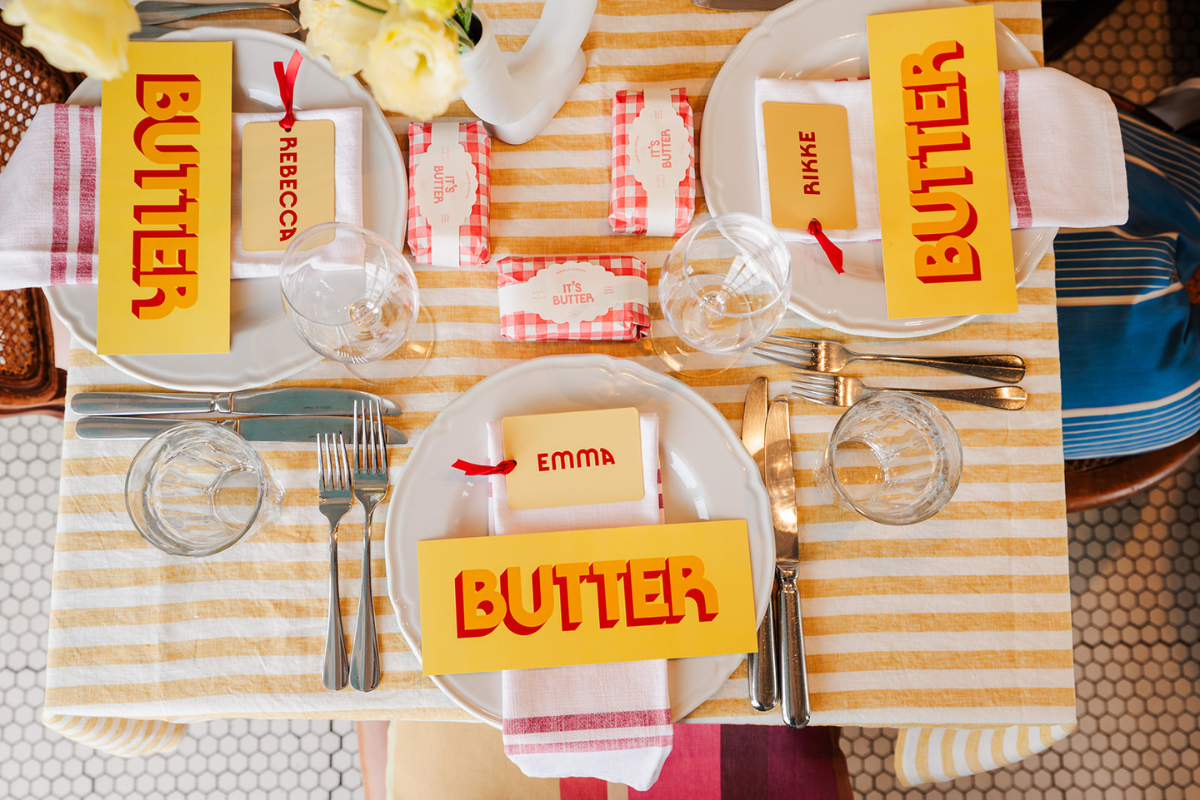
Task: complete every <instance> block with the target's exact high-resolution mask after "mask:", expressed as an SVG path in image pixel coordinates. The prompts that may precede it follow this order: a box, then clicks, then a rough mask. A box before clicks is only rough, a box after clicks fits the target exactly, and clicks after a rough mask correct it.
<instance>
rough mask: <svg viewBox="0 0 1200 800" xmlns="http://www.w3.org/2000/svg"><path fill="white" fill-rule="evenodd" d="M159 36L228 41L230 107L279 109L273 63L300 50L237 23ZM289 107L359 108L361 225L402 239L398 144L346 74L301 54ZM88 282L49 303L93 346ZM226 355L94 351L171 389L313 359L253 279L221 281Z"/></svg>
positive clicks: (273, 375) (79, 97) (267, 374)
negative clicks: (226, 288) (226, 289)
mask: <svg viewBox="0 0 1200 800" xmlns="http://www.w3.org/2000/svg"><path fill="white" fill-rule="evenodd" d="M162 40H163V41H167V40H170V41H180V42H209V41H232V42H233V84H234V87H233V110H234V111H238V112H253V111H270V110H272V109H279V108H281V105H280V103H279V85H278V84H277V83H276V82H275V71H274V68H273V66H272V65H273V64H274V62H276V61H282V62H284V63H285V64H286V63H287V61H288V59H289V58H290V57H291V55H292V51H293V50H299V51H300V52H301V53H302V54H305V55H307V51H306V50H305V47H304V45H303V44H301V43H300V42H297V41H296V40H295V39H289V38H288V37H286V36H281V35H279V34H276V33H267V32H266V31H256V30H248V29H238V28H219V29H218V28H194V29H191V30H181V31H179V32H178V33H171V34H167V35H166V36H163V37H162ZM68 102H70V103H73V104H75V105H99V104H100V82H99V81H96V80H92V79H90V78H89V79H88V80H86V81H84V82H83V83H81V84H80V85H79V88H78V89H76V90H75V92H74V93H73V94H72V95H71V99H70V100H69V101H68ZM295 106H296V108H298V109H304V108H346V107H349V106H360V107H362V109H363V215H364V225H365V226H366V227H367V228H369V229H371V230H373V231H376V232H378V233H379V234H381V235H382V236H384V237H385V238H388V239H390V240H391V241H392V242H393V243H396V244H403V242H404V225H405V221H406V219H405V218H406V214H407V207H408V206H407V204H408V184H407V181H406V179H405V173H404V161H403V159H402V158H401V157H400V147H399V145H398V144H397V143H396V137H395V135H394V134H393V133H392V129H391V126H389V125H388V122H387V120H386V119H384V116H383V114H382V112H380V110H379V106H378V105H376V103H375V101H374V99H372V97H371V95H370V94H368V93H367V91H366V90H365V89H363V87H362V86H361V84H359V83H358V81H356V80H354V79H353V78H347V79H345V80H340V79H338V78H337V77H336V76H335V75H334V74H333V73H332V72H331V71H330V69H329V67H328V65H327V63H326V62H325V60H324V59H319V60H312V59H310V60H306V61H305V63H304V69H303V70H302V71H301V72H300V79H299V81H297V83H296V96H295ZM96 294H97V290H96V286H95V285H91V286H50V287H47V288H46V297H47V299H48V300H49V302H50V308H51V309H52V310H53V311H54V313H55V314H57V315H58V318H59V319H61V320H62V321H63V324H65V325H66V326H67V328H68V329H69V330H70V331H71V333H72V334H73V335H74V336H75V338H76V339H78V340H79V341H80V342H81V343H82V344H83V345H84V346H85V347H87V348H88V349H89V350H91V351H92V352H95V351H96ZM229 323H230V331H231V340H230V347H229V352H228V353H212V354H198V355H121V356H101V358H103V359H104V360H105V361H107V362H108V363H109V364H112V365H113V366H114V367H116V368H117V369H119V370H121V371H122V372H124V373H126V374H128V375H132V376H133V377H135V378H138V379H139V380H143V381H146V382H147V383H153V384H155V385H158V386H163V387H166V388H168V389H177V390H180V391H199V392H228V391H236V390H238V389H249V388H253V387H255V386H262V385H264V384H267V383H272V382H274V381H277V380H281V379H283V378H286V377H287V376H289V375H292V374H294V373H296V372H299V371H300V370H302V369H305V368H306V367H310V366H312V365H313V364H316V363H317V362H318V361H320V360H321V356H319V355H318V354H317V353H316V352H315V351H314V350H313V349H312V348H311V347H309V346H308V345H307V344H305V343H304V340H303V339H301V338H300V336H299V335H298V334H297V333H296V331H295V329H294V328H293V327H292V323H291V321H290V320H289V319H288V318H287V315H286V313H285V312H284V310H283V305H282V303H281V301H280V297H279V281H278V280H276V279H274V278H256V279H249V280H236V281H231V282H230V320H229Z"/></svg>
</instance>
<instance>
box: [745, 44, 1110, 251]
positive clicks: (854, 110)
mask: <svg viewBox="0 0 1200 800" xmlns="http://www.w3.org/2000/svg"><path fill="white" fill-rule="evenodd" d="M1000 98H1001V102H1002V103H1003V104H1004V109H1003V112H1004V143H1005V154H1006V157H1007V161H1008V176H1009V181H1008V200H1009V217H1010V220H1009V221H1010V223H1011V227H1013V228H1096V227H1104V226H1107V225H1119V224H1121V223H1123V222H1125V221H1126V220H1127V219H1128V218H1129V189H1128V186H1127V184H1126V179H1125V152H1124V150H1123V149H1122V147H1121V128H1120V124H1119V121H1118V119H1117V110H1116V108H1115V107H1114V106H1113V103H1112V100H1110V99H1109V97H1108V94H1107V93H1105V92H1104V91H1103V90H1101V89H1097V88H1095V87H1094V86H1089V85H1088V84H1086V83H1084V82H1083V81H1080V80H1078V79H1076V78H1073V77H1071V76H1070V75H1068V74H1066V73H1065V72H1061V71H1059V70H1056V69H1045V68H1042V69H1023V70H1006V71H1003V72H1001V73H1000ZM769 102H781V103H812V104H818V105H838V106H845V108H846V115H847V117H848V122H849V126H850V168H851V170H852V171H853V173H854V208H855V214H856V217H857V221H858V227H857V228H855V229H853V230H833V229H829V228H826V229H825V234H826V235H827V236H828V237H829V238H830V239H831V240H833V241H835V242H858V241H867V240H872V239H879V238H881V236H882V234H881V233H880V223H879V184H878V180H877V176H876V171H875V114H874V110H873V107H872V105H871V82H870V81H869V80H848V81H847V80H836V81H829V80H824V81H801V80H780V79H773V78H759V79H757V80H756V81H755V82H754V107H755V128H756V132H757V140H756V141H757V149H758V174H759V187H758V188H759V198H760V205H761V208H762V209H763V216H764V217H765V218H766V219H767V220H770V219H771V202H770V194H769V189H768V185H767V181H766V175H767V164H766V162H767V152H766V146H765V144H764V140H763V121H762V106H763V103H769ZM780 232H781V233H782V234H783V236H784V238H787V239H790V240H793V241H802V242H813V241H816V240H815V239H814V238H813V237H812V236H811V235H809V234H808V232H807V231H800V230H790V229H781V230H780Z"/></svg>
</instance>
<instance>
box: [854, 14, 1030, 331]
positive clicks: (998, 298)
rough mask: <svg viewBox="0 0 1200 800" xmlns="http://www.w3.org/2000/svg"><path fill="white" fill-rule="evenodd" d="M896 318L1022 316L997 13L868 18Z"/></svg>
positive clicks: (890, 300) (891, 313) (890, 297)
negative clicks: (1011, 217)
mask: <svg viewBox="0 0 1200 800" xmlns="http://www.w3.org/2000/svg"><path fill="white" fill-rule="evenodd" d="M867 39H868V48H869V51H870V59H871V101H872V106H873V108H874V116H875V159H876V166H877V169H878V176H879V215H880V223H881V227H882V233H883V269H884V280H885V283H886V287H887V305H888V317H889V318H890V319H906V318H912V317H940V316H960V315H971V314H1008V313H1013V312H1015V311H1016V310H1017V287H1016V276H1015V274H1014V272H1013V253H1012V234H1011V231H1010V227H1009V210H1008V170H1007V166H1006V161H1005V152H1004V138H1003V137H1004V127H1003V126H1004V122H1003V119H1002V116H1001V111H1002V109H1001V105H1000V86H999V77H998V73H997V61H996V21H995V14H994V12H993V10H992V6H990V5H982V4H981V5H976V6H962V7H954V8H939V9H931V10H925V11H910V12H903V13H899V14H882V15H875V16H870V17H867Z"/></svg>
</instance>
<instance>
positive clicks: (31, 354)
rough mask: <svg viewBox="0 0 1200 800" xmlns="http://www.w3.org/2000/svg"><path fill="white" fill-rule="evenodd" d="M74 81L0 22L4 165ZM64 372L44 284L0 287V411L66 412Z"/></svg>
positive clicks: (0, 134) (0, 159)
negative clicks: (43, 108) (35, 120)
mask: <svg viewBox="0 0 1200 800" xmlns="http://www.w3.org/2000/svg"><path fill="white" fill-rule="evenodd" d="M73 85H74V81H73V80H72V79H71V78H69V77H68V76H66V75H64V74H63V73H61V72H59V71H58V70H56V69H54V67H51V66H50V65H49V64H47V63H46V61H45V59H44V58H42V56H41V54H40V53H38V52H37V51H35V50H30V49H29V48H27V47H24V46H22V45H21V35H20V31H19V30H17V29H15V28H12V27H10V26H8V25H5V24H4V23H2V22H0V86H2V87H3V88H4V92H3V93H2V94H0V169H3V168H4V165H5V164H7V163H8V159H9V156H11V155H12V152H13V150H15V149H16V147H17V142H19V141H20V139H21V135H22V134H24V132H25V129H26V127H27V126H28V125H29V120H30V119H31V118H32V117H33V115H34V113H35V112H36V111H37V107H38V106H39V105H41V104H43V103H61V102H63V101H64V100H66V99H67V96H68V95H69V94H70V93H71V89H72V88H73ZM66 376H67V374H66V372H64V371H63V370H61V369H58V368H56V367H55V366H54V334H53V333H52V332H51V326H50V309H49V308H48V307H47V305H46V296H45V295H44V294H43V293H42V291H41V290H40V289H15V290H11V291H0V416H9V415H12V414H25V413H30V412H34V413H43V414H53V415H56V416H59V417H61V416H62V414H63V398H64V397H65V395H66V383H67V379H66Z"/></svg>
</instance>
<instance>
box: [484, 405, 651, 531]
mask: <svg viewBox="0 0 1200 800" xmlns="http://www.w3.org/2000/svg"><path fill="white" fill-rule="evenodd" d="M500 424H501V429H502V431H503V436H504V457H505V459H513V460H514V461H516V462H517V466H516V468H515V469H513V471H512V472H510V473H509V474H508V475H506V476H505V480H506V481H507V487H508V507H509V508H512V509H514V510H523V509H530V508H560V507H562V506H582V505H592V504H595V503H624V502H629V501H633V500H641V499H642V498H643V497H645V496H646V484H645V479H644V476H643V470H642V431H641V423H640V422H639V421H638V410H637V409H636V408H609V409H603V410H599V411H568V412H565V413H562V414H531V415H529V416H525V417H505V418H504V419H503V420H501V423H500Z"/></svg>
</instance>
